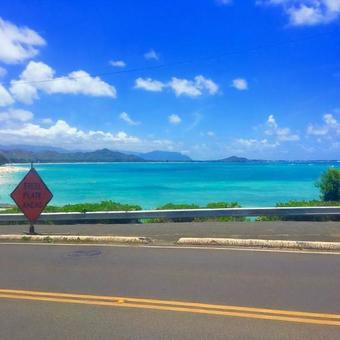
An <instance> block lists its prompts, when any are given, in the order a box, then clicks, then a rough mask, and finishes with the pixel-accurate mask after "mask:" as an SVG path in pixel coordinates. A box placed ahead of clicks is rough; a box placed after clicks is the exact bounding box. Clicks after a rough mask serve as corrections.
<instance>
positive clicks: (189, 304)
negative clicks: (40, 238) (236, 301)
mask: <svg viewBox="0 0 340 340" xmlns="http://www.w3.org/2000/svg"><path fill="white" fill-rule="evenodd" d="M1 293H5V294H7V293H10V294H24V295H33V296H47V297H66V298H80V299H86V300H97V301H99V300H107V301H117V300H124V302H135V303H146V304H157V305H158V304H159V305H170V306H183V307H192V308H196V307H199V308H206V309H221V310H235V311H239V312H251V313H265V314H279V315H290V316H302V317H311V318H329V319H340V315H339V314H330V313H314V312H302V311H289V310H281V309H269V308H255V307H242V306H230V305H216V304H206V303H195V302H184V301H176V300H159V299H144V298H132V297H123V296H105V295H91V294H71V293H54V292H38V291H31V290H16V289H0V294H1Z"/></svg>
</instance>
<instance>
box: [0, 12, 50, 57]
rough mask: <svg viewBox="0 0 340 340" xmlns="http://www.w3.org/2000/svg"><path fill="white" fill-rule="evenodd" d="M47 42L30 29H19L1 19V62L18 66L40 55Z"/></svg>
mask: <svg viewBox="0 0 340 340" xmlns="http://www.w3.org/2000/svg"><path fill="white" fill-rule="evenodd" d="M45 44H46V42H45V40H44V39H43V38H42V37H41V36H40V35H39V34H38V33H37V32H35V31H33V30H32V29H30V28H28V27H19V26H16V25H14V24H13V23H11V22H9V21H6V20H3V19H2V18H0V46H1V48H0V61H2V62H4V63H7V64H16V63H19V62H22V61H24V60H26V59H30V58H32V57H34V56H36V55H37V54H38V53H39V50H38V47H40V46H43V45H45Z"/></svg>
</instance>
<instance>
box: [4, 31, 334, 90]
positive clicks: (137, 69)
mask: <svg viewBox="0 0 340 340" xmlns="http://www.w3.org/2000/svg"><path fill="white" fill-rule="evenodd" d="M331 33H332V32H320V33H317V34H314V35H310V36H308V37H304V38H300V39H291V40H288V41H281V42H277V41H276V42H273V43H267V44H261V45H258V46H255V47H253V48H250V49H246V50H242V49H241V50H234V51H227V52H223V53H221V54H218V55H211V56H203V57H198V58H195V59H188V60H182V61H177V62H170V63H164V64H161V65H154V66H144V67H135V68H130V69H126V70H120V71H111V72H100V73H96V74H94V75H93V76H91V75H90V74H89V75H86V76H78V77H72V78H69V77H67V76H62V77H64V78H69V79H82V78H88V77H100V76H112V75H119V74H125V73H126V74H128V73H134V72H142V71H152V70H157V69H163V68H168V67H173V66H178V65H185V64H195V63H197V62H200V61H212V60H217V59H220V58H223V57H227V56H229V55H230V56H231V55H235V54H240V53H252V52H257V51H260V50H263V49H265V48H268V47H269V48H270V47H278V46H285V45H290V44H295V43H299V42H303V41H308V40H312V39H314V38H316V37H318V36H322V35H328V34H331ZM60 78H61V77H56V78H52V79H51V78H49V79H41V80H32V81H25V80H16V83H17V84H37V83H45V82H53V81H58V80H59V79H60ZM5 84H6V83H5ZM7 84H10V82H7Z"/></svg>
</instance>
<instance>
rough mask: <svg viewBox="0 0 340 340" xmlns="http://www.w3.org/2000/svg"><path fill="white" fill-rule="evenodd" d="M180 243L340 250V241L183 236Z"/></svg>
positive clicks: (178, 242)
mask: <svg viewBox="0 0 340 340" xmlns="http://www.w3.org/2000/svg"><path fill="white" fill-rule="evenodd" d="M177 244H179V245H199V246H209V245H210V246H225V247H252V248H259V247H260V248H289V249H314V250H340V242H317V241H285V240H261V239H235V238H192V237H182V238H180V239H179V240H178V241H177Z"/></svg>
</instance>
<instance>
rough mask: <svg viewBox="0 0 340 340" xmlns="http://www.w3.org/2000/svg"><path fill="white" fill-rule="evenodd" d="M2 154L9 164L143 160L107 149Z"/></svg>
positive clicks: (5, 151) (14, 151) (7, 151)
mask: <svg viewBox="0 0 340 340" xmlns="http://www.w3.org/2000/svg"><path fill="white" fill-rule="evenodd" d="M2 154H3V155H4V156H5V157H6V158H7V159H8V161H9V162H11V163H29V162H34V163H47V162H50V163H64V162H142V161H143V159H142V158H141V157H138V156H134V155H127V154H124V153H122V152H118V151H111V150H108V149H102V150H96V151H90V152H63V153H60V152H57V151H39V152H32V151H26V150H4V151H2Z"/></svg>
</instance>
